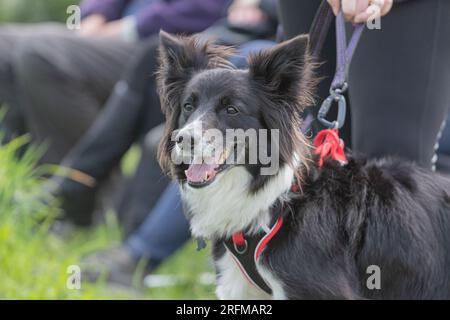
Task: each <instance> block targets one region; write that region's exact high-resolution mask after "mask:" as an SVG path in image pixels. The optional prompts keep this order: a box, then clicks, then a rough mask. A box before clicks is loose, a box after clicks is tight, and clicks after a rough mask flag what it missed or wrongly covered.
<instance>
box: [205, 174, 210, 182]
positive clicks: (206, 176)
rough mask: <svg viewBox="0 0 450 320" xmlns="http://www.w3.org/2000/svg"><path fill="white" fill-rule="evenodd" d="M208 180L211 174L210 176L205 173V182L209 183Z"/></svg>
mask: <svg viewBox="0 0 450 320" xmlns="http://www.w3.org/2000/svg"><path fill="white" fill-rule="evenodd" d="M208 178H209V174H208V172H205V181H208Z"/></svg>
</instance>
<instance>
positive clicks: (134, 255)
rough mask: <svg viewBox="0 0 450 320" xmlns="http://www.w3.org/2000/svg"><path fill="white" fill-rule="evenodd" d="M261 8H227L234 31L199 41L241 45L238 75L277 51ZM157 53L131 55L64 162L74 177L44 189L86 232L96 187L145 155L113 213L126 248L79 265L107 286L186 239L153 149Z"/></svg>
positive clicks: (215, 31)
mask: <svg viewBox="0 0 450 320" xmlns="http://www.w3.org/2000/svg"><path fill="white" fill-rule="evenodd" d="M264 3H265V5H262V3H259V2H255V1H242V0H240V1H235V2H233V4H232V6H231V7H230V9H229V12H228V17H234V18H233V23H231V21H228V19H225V20H221V21H219V22H218V23H216V24H214V25H213V26H212V27H211V28H210V29H208V30H206V31H204V32H202V33H201V34H200V35H199V37H200V38H201V39H203V40H206V39H211V38H213V39H216V41H217V42H218V43H227V44H234V45H236V46H239V45H240V49H239V50H238V53H237V54H236V55H235V56H234V57H233V59H232V62H233V63H234V64H235V65H236V66H237V67H240V68H244V67H245V65H246V56H247V54H248V53H249V52H255V51H258V50H260V49H263V48H267V47H270V46H272V45H274V44H275V41H274V40H275V34H276V30H277V23H276V0H270V1H264ZM270 4H271V5H270ZM243 7H245V10H246V12H251V15H254V16H255V17H257V19H255V18H253V19H248V17H244V16H242V18H235V15H236V14H237V13H236V10H238V11H240V10H241V9H242V8H243ZM249 14H250V13H249ZM253 30H258V31H257V32H253ZM261 30H264V31H261ZM222 35H224V37H223V38H222ZM255 39H257V40H255ZM233 41H234V42H235V43H233ZM158 47H159V41H154V40H153V39H149V40H148V41H146V42H145V43H143V44H142V45H141V46H140V47H139V48H138V49H137V53H136V54H135V57H134V58H133V61H132V62H130V63H129V65H128V66H127V68H126V69H127V70H126V71H125V72H124V77H123V78H122V79H121V80H120V81H119V82H118V84H117V85H116V88H115V90H114V93H113V94H112V95H111V97H110V98H109V99H108V102H107V103H106V105H105V107H104V108H103V111H102V113H101V114H100V115H99V117H98V118H97V120H96V121H95V122H94V124H93V125H92V127H91V128H90V129H89V130H88V132H87V133H86V134H85V135H84V136H83V138H82V139H81V140H80V142H79V143H78V144H77V145H76V146H75V147H74V148H73V149H72V151H71V152H70V153H69V154H68V156H67V157H65V159H64V160H63V161H62V164H63V166H64V167H67V168H70V172H72V174H69V177H66V178H60V177H54V178H53V179H52V180H51V181H50V182H49V187H50V188H52V187H51V185H53V186H55V185H56V189H53V193H54V194H55V195H58V196H60V197H61V198H62V199H63V208H64V211H65V213H66V216H67V217H68V218H69V219H70V221H72V222H75V223H77V224H78V225H89V224H90V223H91V222H92V204H93V199H95V197H96V194H97V193H98V188H97V185H98V183H100V182H101V181H103V180H104V179H105V178H106V177H107V176H108V174H110V173H111V170H112V168H114V167H115V166H116V165H117V163H118V162H119V161H120V159H121V157H122V156H123V155H124V154H125V153H126V151H127V150H128V149H129V147H130V146H131V145H132V144H133V143H136V142H138V143H139V145H140V146H141V148H142V150H143V153H142V157H141V159H140V162H139V165H138V168H137V171H136V173H135V174H134V176H133V177H132V178H131V179H130V181H129V182H128V183H127V185H126V188H125V192H124V193H123V195H122V201H121V204H120V205H119V207H118V210H117V211H118V215H119V218H120V221H121V226H122V227H123V228H124V229H125V234H126V235H127V237H126V240H125V241H124V244H123V245H120V246H118V247H113V248H111V249H107V250H104V251H101V252H96V253H93V254H92V255H91V256H89V257H88V258H87V259H86V260H85V262H84V263H85V264H86V265H85V266H84V267H83V270H84V271H85V273H86V274H88V275H89V278H91V279H96V278H97V276H98V275H99V272H98V271H97V270H98V269H100V270H103V269H105V268H106V269H107V271H108V273H109V278H108V279H109V280H110V281H111V282H115V283H120V284H128V285H130V284H131V278H132V275H133V272H134V270H135V268H136V267H137V265H138V262H139V261H140V260H141V259H144V260H145V261H146V268H145V272H144V275H145V274H148V273H149V272H151V270H153V269H154V268H155V267H156V266H157V265H159V264H160V263H161V262H162V261H164V260H165V259H166V258H167V257H169V256H171V255H172V254H173V252H175V251H176V250H177V249H178V248H180V247H181V246H182V245H183V244H184V243H185V242H186V241H187V240H188V239H189V238H190V232H189V225H188V222H187V221H186V219H185V217H184V215H183V211H182V207H181V201H180V197H179V194H178V192H177V189H176V187H174V185H172V184H168V179H167V178H166V177H165V176H164V174H163V173H162V172H161V170H160V168H159V165H158V164H157V161H156V147H157V145H158V143H159V139H160V136H161V134H162V127H161V126H156V125H158V124H161V123H162V122H163V121H164V118H163V115H162V114H161V112H160V104H159V97H158V95H157V93H156V84H155V79H154V77H149V76H148V75H152V74H154V72H155V71H156V66H157V59H156V53H157V50H158ZM76 176H78V177H80V176H81V177H85V178H86V179H84V180H85V182H86V181H87V182H89V181H94V186H92V185H90V184H89V183H83V181H82V180H83V179H81V180H80V179H78V181H77V180H74V179H71V178H70V177H72V178H73V177H76ZM163 190H164V192H163ZM162 192H163V195H162V196H161V197H159V195H160V194H161V193H162ZM152 208H153V209H152ZM149 212H150V214H149ZM144 219H145V221H144ZM136 228H138V229H137V230H136Z"/></svg>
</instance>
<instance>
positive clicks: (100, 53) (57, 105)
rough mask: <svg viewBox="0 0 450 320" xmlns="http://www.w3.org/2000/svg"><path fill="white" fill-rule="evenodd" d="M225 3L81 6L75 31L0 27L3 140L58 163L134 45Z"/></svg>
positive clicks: (191, 28) (114, 0) (199, 26)
mask: <svg viewBox="0 0 450 320" xmlns="http://www.w3.org/2000/svg"><path fill="white" fill-rule="evenodd" d="M228 2H229V1H228V0H211V1H204V0H84V1H82V3H81V13H82V16H81V18H82V20H81V29H80V30H79V31H78V32H70V31H69V30H68V29H67V27H66V26H64V25H61V24H55V23H41V24H32V25H20V24H8V25H4V26H1V27H0V101H2V102H5V103H6V104H7V105H8V107H9V111H8V112H7V114H6V118H5V119H4V121H3V123H4V124H3V126H4V130H6V131H7V135H8V138H11V137H14V136H16V135H19V134H23V133H26V132H30V133H31V135H32V140H33V141H34V142H38V143H42V142H45V143H46V145H47V151H46V153H45V155H44V157H43V159H42V162H45V163H54V164H57V163H59V162H60V160H61V159H62V158H63V156H64V155H65V154H66V153H67V152H68V151H69V150H70V149H71V148H72V147H73V145H74V144H75V143H76V142H77V141H78V139H79V138H80V137H81V135H82V134H83V133H85V131H86V130H87V128H89V127H90V125H91V124H92V122H93V121H94V119H95V117H96V116H97V114H98V112H99V111H100V109H101V108H102V106H103V105H104V103H105V102H106V100H107V98H108V97H109V96H110V94H111V92H112V89H113V87H114V85H115V83H116V82H117V81H118V80H119V79H120V77H121V75H122V72H123V70H124V67H125V65H126V63H127V61H129V60H130V58H131V57H132V56H133V53H134V52H135V49H136V42H137V41H139V40H142V39H144V38H148V37H149V36H151V35H153V34H156V33H158V32H159V30H160V29H161V28H163V29H165V30H167V31H170V32H175V33H176V32H182V33H187V34H189V33H194V32H199V31H201V30H203V29H205V28H206V27H208V26H210V25H211V24H212V23H213V22H214V21H216V20H217V19H218V18H220V17H221V16H222V15H223V14H224V12H225V9H226V5H227V3H228Z"/></svg>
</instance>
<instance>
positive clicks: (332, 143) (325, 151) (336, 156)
mask: <svg viewBox="0 0 450 320" xmlns="http://www.w3.org/2000/svg"><path fill="white" fill-rule="evenodd" d="M314 147H315V148H316V150H315V154H317V155H319V168H320V167H322V166H323V162H324V160H325V159H326V158H329V157H330V158H331V159H333V160H336V161H339V162H340V163H341V164H346V163H347V157H346V156H345V153H344V148H345V146H344V141H342V140H341V139H340V138H339V133H338V131H337V129H326V130H322V131H320V132H319V133H318V134H317V136H316V138H315V139H314Z"/></svg>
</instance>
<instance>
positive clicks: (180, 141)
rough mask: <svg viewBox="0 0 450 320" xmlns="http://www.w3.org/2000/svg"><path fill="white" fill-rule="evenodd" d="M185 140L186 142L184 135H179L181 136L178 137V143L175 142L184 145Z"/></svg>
mask: <svg viewBox="0 0 450 320" xmlns="http://www.w3.org/2000/svg"><path fill="white" fill-rule="evenodd" d="M183 140H184V137H183V136H182V135H179V136H177V137H176V141H175V142H176V143H177V144H182V143H183Z"/></svg>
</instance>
